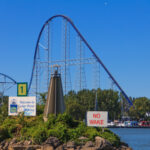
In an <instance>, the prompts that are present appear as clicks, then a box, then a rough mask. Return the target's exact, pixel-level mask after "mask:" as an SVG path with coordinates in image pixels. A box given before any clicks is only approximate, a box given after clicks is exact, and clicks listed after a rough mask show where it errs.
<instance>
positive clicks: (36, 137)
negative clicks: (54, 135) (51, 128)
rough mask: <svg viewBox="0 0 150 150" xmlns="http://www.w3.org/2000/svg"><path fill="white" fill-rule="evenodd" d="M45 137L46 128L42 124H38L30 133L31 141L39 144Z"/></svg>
mask: <svg viewBox="0 0 150 150" xmlns="http://www.w3.org/2000/svg"><path fill="white" fill-rule="evenodd" d="M46 139H47V129H46V128H44V127H42V126H39V127H38V128H36V129H35V130H34V132H33V133H32V140H33V143H36V144H41V143H42V142H44V141H45V140H46Z"/></svg>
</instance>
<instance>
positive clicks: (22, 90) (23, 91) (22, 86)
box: [17, 82, 28, 96]
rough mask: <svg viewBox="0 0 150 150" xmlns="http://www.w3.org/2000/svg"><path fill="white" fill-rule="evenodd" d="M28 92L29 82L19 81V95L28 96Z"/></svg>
mask: <svg viewBox="0 0 150 150" xmlns="http://www.w3.org/2000/svg"><path fill="white" fill-rule="evenodd" d="M27 92H28V83H27V82H20V83H17V96H27Z"/></svg>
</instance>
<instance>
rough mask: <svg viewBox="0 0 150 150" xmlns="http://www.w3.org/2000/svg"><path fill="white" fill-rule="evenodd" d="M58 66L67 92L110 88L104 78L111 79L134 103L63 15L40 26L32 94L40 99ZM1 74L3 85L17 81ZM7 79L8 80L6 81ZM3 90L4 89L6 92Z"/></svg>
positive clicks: (30, 88)
mask: <svg viewBox="0 0 150 150" xmlns="http://www.w3.org/2000/svg"><path fill="white" fill-rule="evenodd" d="M56 66H57V67H58V68H59V71H60V74H61V76H62V82H63V91H64V94H67V93H68V92H69V91H71V90H74V91H80V90H83V89H95V90H96V89H97V88H101V89H105V88H108V87H106V83H104V78H105V79H107V80H108V79H109V80H110V81H111V83H112V88H113V86H114V85H115V87H116V88H117V90H119V91H120V93H122V95H123V96H124V98H125V99H126V100H127V101H128V103H129V105H130V106H132V105H133V104H132V102H131V100H130V99H129V97H128V96H127V94H126V93H125V92H124V90H123V89H122V88H121V86H120V85H119V83H118V82H117V81H116V79H115V78H114V77H113V76H112V74H111V73H110V71H109V70H108V69H107V68H106V66H105V65H104V63H103V62H102V60H101V59H100V58H99V57H98V55H97V54H96V53H95V52H94V50H93V49H92V47H91V46H90V45H89V44H88V42H87V41H86V39H85V38H84V37H83V35H82V34H81V33H80V31H79V30H78V29H77V27H76V26H75V25H74V23H73V22H72V21H71V19H70V18H68V17H66V16H64V15H55V16H53V17H51V18H49V19H48V20H47V21H46V22H45V23H44V25H43V26H42V28H41V30H40V33H39V36H38V39H37V42H36V46H35V53H34V60H33V67H32V73H31V77H30V81H29V87H28V95H29V96H36V97H37V101H38V100H39V95H40V93H45V92H47V91H48V86H49V81H50V77H51V74H53V69H54V67H56ZM0 78H3V81H0V86H3V87H4V85H5V86H6V85H8V84H9V85H11V86H13V85H15V84H16V83H17V82H16V81H15V80H14V79H12V78H11V77H9V76H8V75H5V74H2V73H0ZM6 79H7V80H9V81H7V82H6ZM11 86H9V87H7V88H5V89H9V88H10V87H11ZM3 91H4V90H2V92H1V93H4V92H3Z"/></svg>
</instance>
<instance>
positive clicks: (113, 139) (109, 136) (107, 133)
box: [100, 129, 120, 146]
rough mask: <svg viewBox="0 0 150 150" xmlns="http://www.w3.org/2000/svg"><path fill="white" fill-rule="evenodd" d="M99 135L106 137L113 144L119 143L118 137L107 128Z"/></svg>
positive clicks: (117, 144)
mask: <svg viewBox="0 0 150 150" xmlns="http://www.w3.org/2000/svg"><path fill="white" fill-rule="evenodd" d="M100 136H101V137H102V138H104V139H107V140H108V141H109V142H110V143H111V144H112V145H114V146H119V145H120V138H119V137H118V136H117V135H116V134H114V133H113V132H111V131H110V130H108V129H105V132H102V133H101V134H100Z"/></svg>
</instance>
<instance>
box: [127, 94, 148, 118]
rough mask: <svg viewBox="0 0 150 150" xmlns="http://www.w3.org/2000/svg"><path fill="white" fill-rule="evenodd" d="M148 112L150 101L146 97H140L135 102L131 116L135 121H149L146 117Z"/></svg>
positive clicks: (131, 109)
mask: <svg viewBox="0 0 150 150" xmlns="http://www.w3.org/2000/svg"><path fill="white" fill-rule="evenodd" d="M147 112H150V100H149V99H148V98H146V97H139V98H136V99H135V100H134V102H133V107H131V108H130V111H129V115H130V116H131V117H132V118H133V119H138V120H139V119H148V118H147V117H146V113H147Z"/></svg>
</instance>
